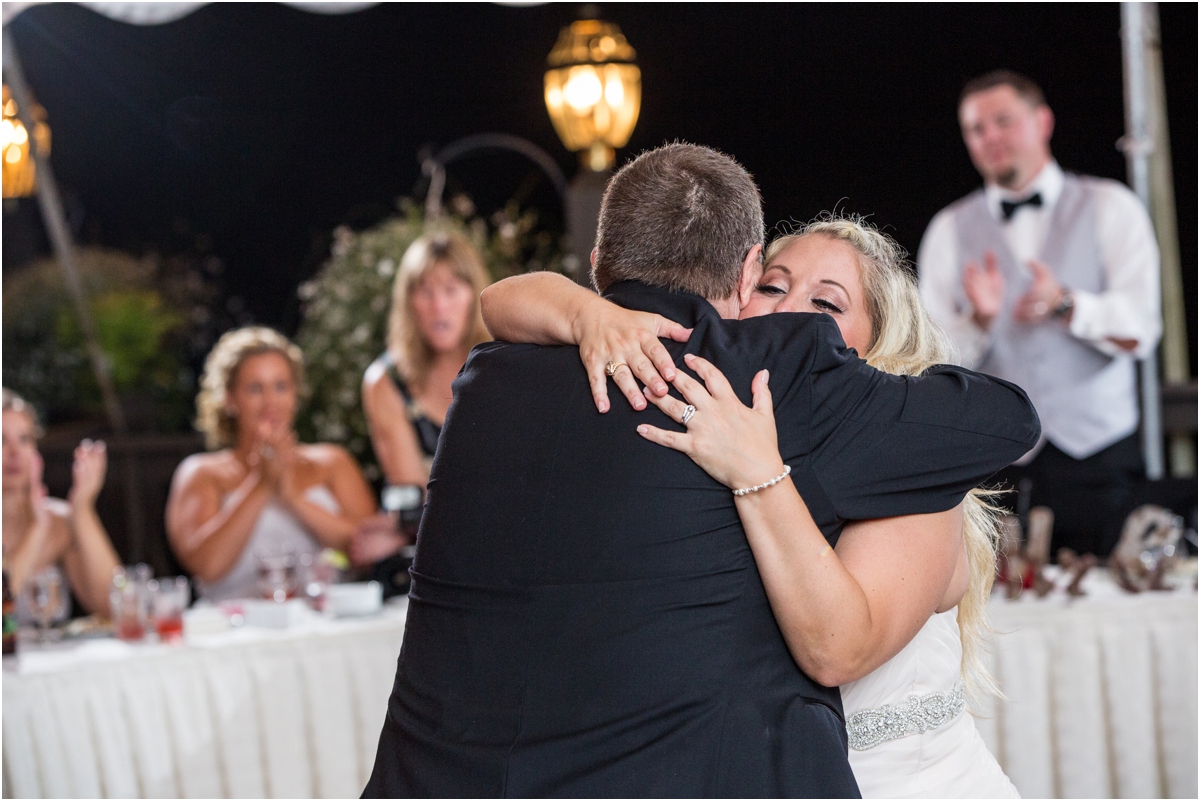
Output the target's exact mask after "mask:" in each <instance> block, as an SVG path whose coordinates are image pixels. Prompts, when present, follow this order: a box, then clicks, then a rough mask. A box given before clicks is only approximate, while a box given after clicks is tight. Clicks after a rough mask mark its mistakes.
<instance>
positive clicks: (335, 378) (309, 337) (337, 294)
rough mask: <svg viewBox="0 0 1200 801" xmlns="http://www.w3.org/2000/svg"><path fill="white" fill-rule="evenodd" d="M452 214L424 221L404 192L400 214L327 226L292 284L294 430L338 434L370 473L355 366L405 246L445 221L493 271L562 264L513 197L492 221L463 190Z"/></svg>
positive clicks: (316, 438)
mask: <svg viewBox="0 0 1200 801" xmlns="http://www.w3.org/2000/svg"><path fill="white" fill-rule="evenodd" d="M450 209H451V212H452V213H451V214H450V215H449V216H446V217H442V218H439V219H438V220H436V221H429V222H426V220H425V217H424V211H423V209H422V208H421V207H420V206H418V205H417V204H416V203H414V202H412V201H411V200H408V199H404V200H402V201H401V203H400V214H399V215H397V216H394V217H389V218H388V219H386V220H384V221H383V222H381V223H379V224H378V225H375V226H373V227H371V228H368V229H366V230H364V231H360V232H357V233H356V232H354V231H351V230H350V229H349V228H345V227H341V228H338V229H337V230H335V231H334V238H333V246H332V248H331V253H330V257H329V260H328V261H326V262H325V264H324V265H322V267H321V269H320V270H319V271H318V272H317V274H316V275H315V276H314V277H313V278H312V280H310V281H307V282H305V283H304V284H302V285H301V286H300V289H299V294H300V299H301V301H302V302H303V308H302V322H301V324H300V330H299V332H298V333H297V335H296V344H298V345H299V346H300V348H301V350H303V351H304V359H305V370H306V372H307V377H308V384H309V389H310V391H311V394H310V396H309V398H308V399H307V402H306V403H305V404H304V408H303V409H301V411H300V414H299V415H298V416H297V419H296V422H297V429H298V431H299V434H300V437H301V439H303V440H306V441H309V442H336V443H339V444H341V445H343V446H345V447H346V448H347V449H348V450H349V451H350V452H351V453H352V454H354V456H355V457H356V458H357V459H358V460H359V463H360V464H361V465H362V466H363V469H364V471H365V472H366V475H367V477H368V478H369V479H371V480H373V481H374V480H378V479H379V478H380V477H381V473H380V471H379V466H378V463H377V461H376V459H375V454H374V451H373V450H372V448H371V444H370V436H369V432H368V430H367V420H366V417H365V415H364V414H363V410H362V396H361V385H362V378H363V373H364V372H366V369H367V367H368V366H369V365H370V364H371V362H372V361H374V360H375V359H376V357H378V356H379V355H380V354H381V353H383V351H384V343H385V340H386V336H387V318H388V312H389V309H390V306H391V293H392V280H393V278H394V277H395V275H396V269H397V267H398V266H399V264H400V260H401V258H402V257H403V256H404V251H406V250H407V249H408V246H409V245H411V244H412V243H413V241H414V240H415V239H416V238H417V237H419V236H421V235H422V234H423V233H425V232H426V231H430V230H444V229H447V228H449V229H453V230H456V231H459V232H460V233H462V234H464V235H466V236H467V237H468V238H469V239H470V240H471V241H472V242H473V243H474V244H475V246H476V247H477V248H478V249H479V252H480V253H481V254H482V255H483V257H484V261H485V263H486V264H487V267H488V270H489V271H490V272H491V275H492V278H493V279H494V280H498V279H500V278H504V277H507V276H509V275H515V274H517V273H522V272H530V271H533V270H547V269H549V270H555V271H560V270H561V263H562V262H561V254H560V253H559V252H558V249H557V247H556V244H555V241H554V238H553V237H552V236H551V235H550V234H549V233H548V232H545V231H538V230H536V224H537V215H536V212H533V211H525V212H523V213H522V212H521V211H520V209H519V208H518V207H517V205H516V204H515V203H510V204H509V206H508V207H507V208H505V209H504V210H503V211H501V212H498V213H497V214H495V215H493V217H492V219H491V220H490V221H488V220H484V219H481V218H479V217H476V216H473V215H474V208H473V206H472V205H471V203H470V201H469V200H468V199H467V198H465V197H464V196H458V197H456V198H454V199H453V200H452V201H451V203H450Z"/></svg>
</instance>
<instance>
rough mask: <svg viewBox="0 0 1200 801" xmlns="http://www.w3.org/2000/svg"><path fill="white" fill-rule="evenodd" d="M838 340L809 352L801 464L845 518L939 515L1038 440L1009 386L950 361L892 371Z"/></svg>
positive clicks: (1036, 426) (1021, 395)
mask: <svg viewBox="0 0 1200 801" xmlns="http://www.w3.org/2000/svg"><path fill="white" fill-rule="evenodd" d="M839 346H840V337H839V340H838V341H837V342H835V343H833V344H832V345H831V347H828V348H827V347H825V346H824V345H822V346H820V347H818V349H817V352H816V353H815V356H814V362H813V369H812V372H811V380H812V396H811V412H812V416H811V422H812V423H813V427H812V429H811V430H812V432H813V436H814V437H815V439H814V441H813V442H812V449H811V451H810V455H809V460H808V461H809V467H810V468H811V470H812V474H813V476H814V477H815V479H816V481H817V482H819V484H820V486H821V487H822V489H823V490H824V492H825V495H826V496H827V497H828V499H829V501H830V503H831V505H832V507H833V509H834V511H835V512H836V514H837V516H838V517H839V518H841V519H843V520H862V519H869V518H876V517H895V516H898V515H907V514H925V513H931V512H941V511H945V510H946V509H950V508H952V507H954V506H956V505H957V504H958V503H959V502H960V501H961V500H962V498H963V496H964V495H965V494H966V493H967V491H968V490H970V489H971V488H973V487H976V486H978V485H979V484H980V483H981V482H983V481H985V480H986V479H987V478H989V477H990V476H992V475H993V474H995V473H996V472H997V471H999V470H1001V469H1002V468H1004V467H1007V466H1008V465H1009V464H1011V463H1012V462H1014V461H1016V460H1017V459H1019V458H1020V457H1021V456H1023V455H1024V454H1025V453H1026V452H1028V451H1029V449H1030V448H1032V447H1033V446H1034V445H1035V444H1036V443H1037V440H1038V436H1039V435H1040V433H1041V424H1040V422H1039V421H1038V417H1037V413H1036V412H1035V411H1034V408H1033V404H1032V403H1030V402H1029V398H1028V397H1027V396H1026V394H1025V392H1024V391H1023V390H1022V389H1021V388H1020V387H1018V386H1016V385H1015V384H1011V383H1009V382H1007V381H1002V380H1000V379H998V378H993V377H991V376H987V375H983V374H982V373H976V372H973V371H970V370H966V369H963V368H961V367H953V366H949V365H939V366H937V367H934V368H932V369H930V370H929V371H928V372H927V373H926V374H925V375H923V376H920V377H902V376H893V375H889V374H886V373H882V372H879V371H878V370H875V369H874V368H871V367H869V366H867V364H866V363H865V362H863V361H862V360H861V359H858V358H857V356H856V355H855V354H854V352H853V351H847V350H845V349H843V348H841V347H839ZM785 458H786V457H785Z"/></svg>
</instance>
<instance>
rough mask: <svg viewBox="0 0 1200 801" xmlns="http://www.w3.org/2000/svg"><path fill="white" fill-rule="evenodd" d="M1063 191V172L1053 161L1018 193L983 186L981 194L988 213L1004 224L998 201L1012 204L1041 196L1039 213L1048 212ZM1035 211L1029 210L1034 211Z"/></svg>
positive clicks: (990, 185)
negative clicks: (1036, 195) (1034, 196)
mask: <svg viewBox="0 0 1200 801" xmlns="http://www.w3.org/2000/svg"><path fill="white" fill-rule="evenodd" d="M1062 190H1063V171H1062V167H1059V166H1058V162H1057V161H1055V160H1054V159H1050V161H1048V162H1046V166H1045V167H1042V171H1041V172H1039V173H1038V174H1037V177H1035V178H1034V179H1033V180H1032V181H1030V182H1029V186H1027V187H1025V188H1024V189H1022V190H1021V191H1019V192H1014V191H1013V190H1011V189H1005V188H1004V187H1001V186H997V185H996V184H984V187H983V193H984V197H985V199H986V200H987V207H988V211H990V212H991V214H992V216H993V217H995V218H996V219H997V220H1000V221H1001V222H1002V223H1003V222H1004V213H1003V212H1002V211H1001V209H1000V201H1002V200H1007V201H1009V202H1014V201H1018V200H1024V199H1025V198H1027V197H1029V196H1030V195H1032V194H1034V193H1035V192H1036V193H1039V194H1041V196H1042V208H1041V211H1049V210H1050V209H1052V208H1054V204H1055V203H1057V202H1058V198H1059V196H1060V195H1062ZM1034 210H1035V209H1031V211H1034Z"/></svg>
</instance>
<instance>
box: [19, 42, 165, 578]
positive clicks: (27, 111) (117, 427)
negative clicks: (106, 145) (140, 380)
mask: <svg viewBox="0 0 1200 801" xmlns="http://www.w3.org/2000/svg"><path fill="white" fill-rule="evenodd" d="M4 70H5V73H6V77H7V79H8V81H9V84H10V86H11V88H12V92H13V97H14V99H15V100H16V101H17V117H18V119H20V120H21V123H22V124H23V125H24V126H25V130H26V131H28V132H29V134H30V138H31V139H32V137H33V126H34V119H33V97H32V95H31V93H30V91H29V85H28V84H26V83H25V73H24V71H23V70H22V69H21V60H20V57H19V56H18V54H17V47H16V44H15V43H14V42H13V37H12V34H11V33H9V31H8V29H7V28H5V29H4ZM29 152H30V155H31V156H32V157H33V159H34V164H35V165H36V169H37V179H36V180H37V198H38V206H39V207H40V208H41V211H42V220H43V221H44V222H45V224H46V232H47V233H48V234H49V236H50V243H51V245H52V246H53V248H54V255H55V257H56V259H57V261H58V264H59V266H60V267H61V268H62V271H63V277H64V278H65V279H66V283H67V293H68V294H69V295H70V296H71V302H72V304H73V305H74V307H75V314H76V317H77V318H78V320H79V327H80V329H81V330H82V331H83V338H84V343H85V346H86V349H87V354H88V358H89V360H90V361H91V364H92V372H93V373H94V374H95V376H96V383H97V384H99V385H100V395H101V397H102V398H103V399H104V411H105V412H106V414H107V415H108V422H109V425H111V426H112V430H113V433H114V434H117V435H125V434H127V433H128V431H129V427H128V426H127V425H126V422H125V413H124V411H123V410H122V409H121V402H120V400H119V399H118V397H117V391H116V387H114V386H113V382H112V368H111V367H110V365H109V362H108V357H107V356H105V355H104V351H103V350H102V349H101V348H100V340H99V337H98V336H97V335H96V321H95V320H94V319H93V318H92V312H91V309H90V308H89V307H88V303H87V297H86V296H85V294H84V289H83V282H82V280H80V277H79V267H78V265H77V264H76V263H75V248H74V245H73V243H72V242H71V231H70V229H69V228H68V227H67V217H66V214H65V213H64V212H63V207H62V198H61V197H60V196H59V194H58V184H57V183H56V182H55V180H54V172H53V171H52V170H51V169H50V160H49V159H48V158H47V157H46V154H45V153H42V152H40V151H39V150H38V148H37V147H36V146H35V145H34V144H33V143H32V142H31V143H30V148H29ZM122 438H123V437H122ZM125 444H126V445H127V449H126V453H125V454H124V455H123V458H121V459H120V467H121V484H122V489H123V490H124V495H125V525H126V531H125V532H124V533H125V535H126V541H127V543H128V546H129V547H128V548H126V553H125V554H124V556H125V558H126V559H127V560H128V561H133V562H137V561H141V560H142V559H144V558H145V550H146V548H145V545H146V543H145V530H146V527H145V524H144V517H143V507H142V499H141V488H140V486H139V484H138V469H137V454H136V452H135V450H134V449H133V447H132V444H131V443H125ZM113 455H114V456H115V455H116V454H113Z"/></svg>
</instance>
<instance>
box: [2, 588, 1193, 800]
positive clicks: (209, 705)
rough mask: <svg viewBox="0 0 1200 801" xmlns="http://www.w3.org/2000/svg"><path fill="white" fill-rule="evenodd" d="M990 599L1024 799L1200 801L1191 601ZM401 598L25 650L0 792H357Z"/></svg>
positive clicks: (9, 680)
mask: <svg viewBox="0 0 1200 801" xmlns="http://www.w3.org/2000/svg"><path fill="white" fill-rule="evenodd" d="M1087 587H1088V589H1089V592H1090V595H1089V596H1088V597H1086V598H1083V599H1078V600H1068V599H1067V598H1066V597H1064V596H1052V597H1049V598H1046V599H1041V600H1038V599H1035V598H1033V597H1027V598H1021V599H1019V600H1018V601H1015V602H1008V601H1004V600H1001V599H999V598H996V599H994V600H993V603H992V607H991V611H992V621H993V626H994V628H995V629H996V630H997V632H998V634H997V636H996V637H995V638H994V639H993V643H992V648H991V665H992V669H993V671H994V673H995V675H996V676H997V677H998V678H999V679H1000V682H1001V684H1002V686H1003V689H1004V692H1005V694H1006V696H1007V701H1006V702H998V703H997V704H996V706H995V708H994V709H992V710H990V711H989V712H988V713H987V714H988V716H987V717H983V718H979V719H977V721H976V723H977V725H978V726H979V729H980V731H981V733H982V734H983V737H984V739H985V741H986V742H987V743H988V746H989V747H990V748H991V749H992V752H993V753H995V754H996V755H997V757H998V758H999V760H1000V763H1001V765H1002V766H1003V767H1004V769H1005V771H1006V772H1007V773H1008V775H1009V776H1010V777H1011V778H1012V780H1013V783H1014V784H1016V786H1017V788H1018V789H1019V790H1020V791H1021V793H1022V795H1024V796H1025V797H1027V798H1029V797H1063V798H1071V797H1097V798H1104V797H1118V798H1138V797H1164V796H1165V797H1175V798H1185V797H1192V798H1195V797H1196V789H1197V788H1196V767H1197V763H1196V753H1197V740H1196V727H1197V718H1196V679H1197V675H1196V649H1197V640H1196V608H1197V607H1196V594H1195V593H1194V592H1190V591H1185V592H1176V593H1171V594H1164V593H1146V594H1142V595H1137V596H1131V595H1126V594H1123V593H1121V592H1120V591H1119V590H1117V589H1116V588H1115V587H1114V586H1112V585H1111V583H1110V582H1108V581H1107V580H1106V579H1105V577H1104V575H1103V574H1100V573H1098V574H1096V575H1095V576H1094V577H1093V578H1092V579H1091V580H1090V581H1089V582H1088V584H1087ZM403 627H404V609H403V607H400V608H396V609H389V610H387V611H385V613H384V614H383V615H382V616H380V617H377V618H373V619H369V620H360V621H316V622H314V623H312V624H310V625H309V626H307V627H305V628H303V629H302V630H300V631H286V632H272V631H264V630H261V629H259V630H253V629H245V628H243V629H241V630H238V631H234V632H231V633H229V634H226V635H218V636H215V637H212V638H206V640H204V641H203V642H204V644H203V645H189V646H187V647H183V648H172V647H169V646H130V645H126V644H124V643H120V642H116V641H113V640H100V641H94V642H90V643H87V644H85V645H83V646H81V647H78V648H76V649H73V650H70V651H52V652H37V651H30V652H27V653H24V654H22V655H21V657H20V665H19V670H18V671H16V672H12V671H5V673H4V679H3V699H4V707H3V728H4V785H5V788H4V789H5V795H6V796H8V795H10V794H11V795H13V796H17V797H64V796H71V797H89V796H102V797H130V796H142V797H185V798H195V797H212V796H219V797H276V798H278V797H300V798H303V797H356V796H358V795H359V793H360V792H361V790H362V787H363V785H364V784H365V783H366V779H367V777H368V775H369V773H370V770H371V766H372V764H373V762H374V757H375V746H376V742H377V738H378V736H379V730H380V728H381V727H382V725H383V717H384V714H385V712H386V707H387V697H388V694H389V693H390V691H391V685H392V680H393V678H394V674H395V665H396V657H397V655H398V654H399V652H400V641H401V639H402V635H403Z"/></svg>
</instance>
